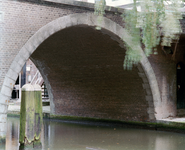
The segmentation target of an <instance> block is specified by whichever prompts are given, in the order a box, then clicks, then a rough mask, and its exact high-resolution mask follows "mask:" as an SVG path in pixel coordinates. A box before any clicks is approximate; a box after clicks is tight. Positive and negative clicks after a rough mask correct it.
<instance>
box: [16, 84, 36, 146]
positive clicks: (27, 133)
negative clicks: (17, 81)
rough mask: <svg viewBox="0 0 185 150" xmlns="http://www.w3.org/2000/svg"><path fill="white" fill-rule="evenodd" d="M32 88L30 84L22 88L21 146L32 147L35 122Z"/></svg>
mask: <svg viewBox="0 0 185 150" xmlns="http://www.w3.org/2000/svg"><path fill="white" fill-rule="evenodd" d="M34 107H35V103H34V88H33V86H32V85H31V84H25V85H24V86H23V87H22V98H21V111H20V136H19V142H20V144H21V145H25V146H29V145H30V146H31V147H32V146H33V141H34V120H35V108H34Z"/></svg>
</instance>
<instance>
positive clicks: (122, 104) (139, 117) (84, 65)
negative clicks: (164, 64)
mask: <svg viewBox="0 0 185 150" xmlns="http://www.w3.org/2000/svg"><path fill="white" fill-rule="evenodd" d="M106 33H107V34H106ZM108 34H109V35H110V33H108V31H105V30H101V31H97V30H95V29H94V28H91V27H88V26H74V27H70V28H67V29H64V30H61V31H59V32H57V33H55V34H54V35H52V36H50V37H49V38H48V39H46V40H45V41H44V42H43V43H42V44H41V45H40V46H39V47H38V48H37V49H36V50H35V52H34V53H33V54H32V55H31V59H32V60H33V62H34V63H35V64H36V66H37V67H38V69H39V70H40V72H41V74H42V75H43V77H44V80H45V81H46V84H47V86H48V89H49V96H50V99H51V101H52V102H53V105H52V108H51V109H52V112H53V113H54V114H57V115H67V116H68V115H70V116H83V117H93V118H106V119H119V120H133V121H147V120H149V115H148V113H147V109H148V107H149V106H148V102H147V101H146V98H145V96H146V92H145V90H144V89H143V86H142V83H143V81H142V79H141V78H140V77H139V75H138V72H139V70H138V68H137V67H136V66H135V67H134V68H133V69H132V71H126V70H124V69H123V61H124V56H125V50H124V48H121V47H120V46H119V43H118V42H117V41H115V40H113V39H112V37H110V36H109V35H108Z"/></svg>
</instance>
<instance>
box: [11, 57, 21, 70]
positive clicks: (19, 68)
mask: <svg viewBox="0 0 185 150" xmlns="http://www.w3.org/2000/svg"><path fill="white" fill-rule="evenodd" d="M22 67H23V65H20V64H19V63H17V61H15V60H14V61H13V62H12V64H11V66H10V69H12V70H14V71H15V72H16V73H20V72H21V70H22Z"/></svg>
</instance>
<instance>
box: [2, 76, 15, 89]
mask: <svg viewBox="0 0 185 150" xmlns="http://www.w3.org/2000/svg"><path fill="white" fill-rule="evenodd" d="M15 81H16V80H13V79H11V78H9V77H6V78H5V80H4V85H5V86H7V87H10V88H11V89H13V86H14V84H15Z"/></svg>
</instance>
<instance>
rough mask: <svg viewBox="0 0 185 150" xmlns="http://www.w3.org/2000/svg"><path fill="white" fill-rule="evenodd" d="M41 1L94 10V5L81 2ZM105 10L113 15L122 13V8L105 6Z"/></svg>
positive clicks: (63, 0)
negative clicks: (113, 13)
mask: <svg viewBox="0 0 185 150" xmlns="http://www.w3.org/2000/svg"><path fill="white" fill-rule="evenodd" d="M43 1H47V2H53V3H60V4H66V5H73V6H79V7H86V8H91V9H94V3H88V2H81V1H75V0H43ZM105 10H106V11H112V12H115V13H122V12H124V9H123V8H116V7H112V6H106V8H105Z"/></svg>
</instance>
